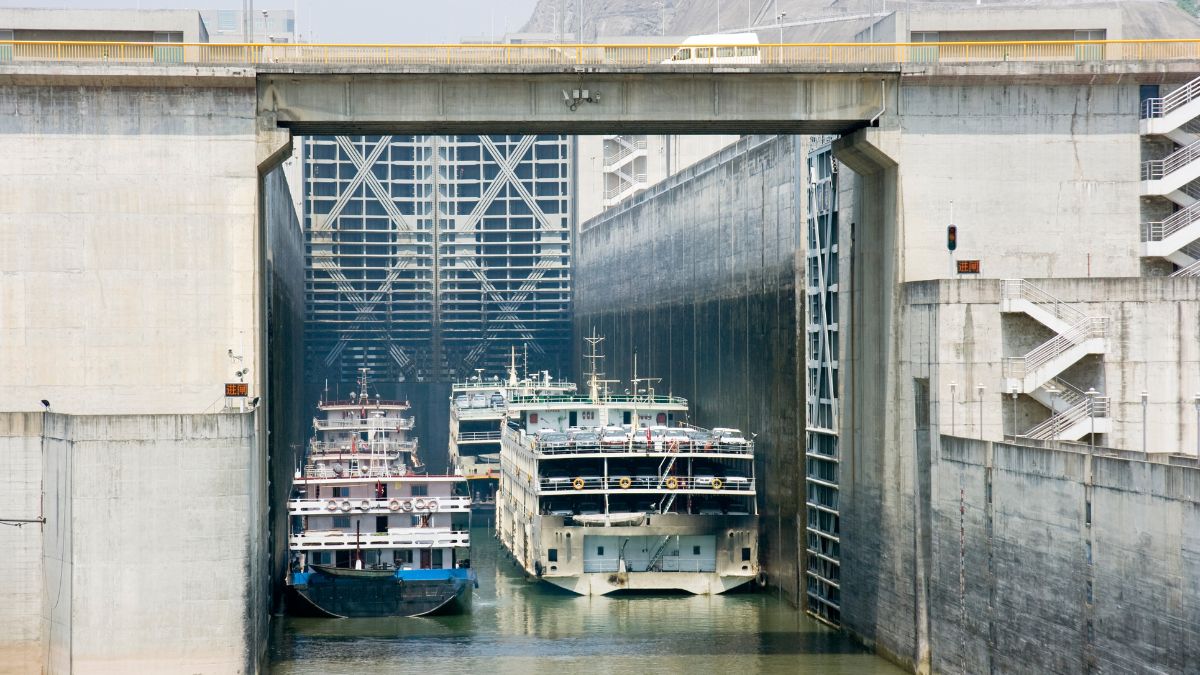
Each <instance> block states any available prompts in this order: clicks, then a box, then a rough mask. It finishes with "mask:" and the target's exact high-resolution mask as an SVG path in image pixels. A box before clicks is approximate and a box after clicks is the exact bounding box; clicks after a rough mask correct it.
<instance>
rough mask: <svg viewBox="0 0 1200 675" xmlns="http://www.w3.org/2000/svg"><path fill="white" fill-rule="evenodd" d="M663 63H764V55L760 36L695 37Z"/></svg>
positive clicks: (685, 42) (733, 34)
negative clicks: (759, 40) (759, 42)
mask: <svg viewBox="0 0 1200 675" xmlns="http://www.w3.org/2000/svg"><path fill="white" fill-rule="evenodd" d="M663 63H681V64H696V65H708V64H713V63H718V64H719V63H762V55H761V54H760V53H759V50H758V34H757V33H725V34H722V35H693V36H691V37H689V38H687V39H686V40H684V41H683V44H681V45H680V46H679V49H676V50H675V53H674V54H672V55H671V58H669V59H667V60H666V61H663Z"/></svg>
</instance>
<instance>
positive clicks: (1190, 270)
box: [1171, 260, 1200, 277]
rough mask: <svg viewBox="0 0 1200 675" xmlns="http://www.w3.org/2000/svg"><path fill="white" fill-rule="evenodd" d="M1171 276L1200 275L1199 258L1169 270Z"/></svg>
mask: <svg viewBox="0 0 1200 675" xmlns="http://www.w3.org/2000/svg"><path fill="white" fill-rule="evenodd" d="M1171 276H1173V277H1200V260H1197V261H1196V262H1194V263H1192V264H1191V265H1188V266H1187V267H1180V268H1179V269H1177V270H1175V271H1174V272H1171Z"/></svg>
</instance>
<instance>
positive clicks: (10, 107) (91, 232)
mask: <svg viewBox="0 0 1200 675" xmlns="http://www.w3.org/2000/svg"><path fill="white" fill-rule="evenodd" d="M98 75H103V79H100V78H99V77H98ZM254 100H255V89H254V79H253V73H247V72H246V71H244V70H241V69H219V68H214V69H203V68H198V69H194V71H189V76H188V77H178V73H177V72H176V71H173V70H170V69H162V68H155V67H145V68H140V69H129V70H121V69H116V70H106V71H104V73H98V72H92V71H89V70H88V67H87V66H80V67H78V68H74V67H65V66H64V67H60V68H54V69H49V70H46V71H43V72H41V74H38V75H32V74H21V73H20V72H19V71H13V72H9V73H4V74H0V156H3V157H4V158H5V161H4V162H2V163H0V203H2V204H3V205H4V206H3V208H0V270H3V271H2V272H0V411H18V412H19V411H28V410H35V409H37V410H40V409H41V408H42V405H41V404H40V403H39V401H41V400H42V399H45V400H47V401H48V402H49V403H50V406H51V409H52V410H53V411H55V412H63V413H69V414H72V415H100V416H102V417H95V418H92V417H87V418H79V417H70V418H66V417H64V418H61V419H66V420H68V421H66V422H61V423H57V422H56V423H54V424H51V425H49V426H48V427H47V431H46V433H45V434H43V433H42V432H41V430H40V427H37V428H36V429H35V428H34V427H35V426H36V425H37V424H40V422H36V423H35V422H29V423H22V425H21V426H20V428H23V429H26V431H25V432H22V433H20V434H18V433H15V432H11V433H9V434H8V436H5V437H4V440H2V441H0V443H3V444H5V446H6V447H12V448H16V449H15V450H14V451H13V452H14V453H15V454H14V457H17V458H20V461H21V462H22V464H21V467H25V468H22V469H21V470H22V471H25V470H26V468H28V466H33V465H31V464H28V463H29V462H33V461H34V459H31V458H30V457H29V456H27V454H28V453H29V452H32V450H31V449H30V448H33V447H34V446H33V445H31V444H34V443H36V447H37V450H38V454H37V455H36V461H37V464H38V467H39V471H40V473H39V474H37V475H38V481H40V483H39V485H35V484H34V482H33V478H32V477H28V478H25V477H22V478H21V479H20V480H18V482H17V484H16V487H17V490H16V492H15V494H14V495H12V496H11V500H12V504H11V505H10V506H11V507H12V508H11V509H6V510H5V511H4V512H3V513H0V517H3V516H7V515H11V512H16V513H18V514H23V513H25V512H26V511H27V510H28V508H27V507H28V504H26V502H28V501H29V500H31V499H35V498H36V497H37V496H38V495H39V494H40V490H43V489H46V490H47V495H50V491H49V489H48V488H44V485H57V486H58V487H57V488H55V490H56V492H55V494H57V495H58V497H57V498H51V497H50V496H47V497H46V499H45V500H44V501H43V502H39V503H40V504H41V505H42V508H43V509H44V510H43V511H42V513H43V514H44V515H45V517H46V518H47V522H46V523H45V525H44V526H42V525H38V526H36V527H34V526H23V527H21V528H20V529H19V530H16V531H15V532H8V531H7V530H9V529H10V528H2V529H4V530H6V532H4V533H2V534H3V535H4V536H6V537H10V538H11V537H17V540H16V541H14V542H13V543H14V545H17V546H20V547H22V548H20V551H21V553H20V554H19V555H17V556H16V557H15V558H14V559H13V563H12V564H13V570H12V573H13V574H14V575H15V576H16V577H18V578H22V579H23V580H24V581H25V582H27V583H22V589H23V590H22V593H23V595H22V596H21V597H22V598H25V600H23V601H22V602H17V603H12V605H11V606H9V607H5V609H4V610H2V611H0V617H3V618H0V623H2V624H3V625H7V626H10V627H13V630H11V631H8V632H6V633H5V635H6V636H8V635H11V636H13V638H12V639H11V640H9V641H6V642H5V644H4V645H3V646H2V647H0V648H2V649H4V650H5V655H8V654H10V653H11V654H13V655H14V662H15V663H18V664H20V665H19V666H17V668H18V670H20V671H26V670H29V669H33V670H37V669H43V670H46V671H48V672H69V671H71V670H72V669H75V670H80V671H89V672H91V671H101V672H103V671H106V670H108V671H114V672H115V671H118V670H121V669H125V670H128V669H129V668H130V667H131V664H133V663H143V664H152V669H153V670H156V671H163V672H170V671H173V670H177V669H179V670H187V671H188V672H191V671H192V670H205V671H228V672H249V671H254V670H256V669H257V668H258V667H259V665H260V663H261V659H262V658H263V656H264V655H265V650H266V625H267V620H268V616H269V612H270V610H271V600H272V597H273V594H272V590H275V591H278V590H279V585H280V584H281V582H282V578H283V576H282V574H283V571H284V569H285V566H286V531H287V530H286V523H287V519H286V514H285V511H284V509H283V502H284V500H285V499H286V497H287V494H286V493H287V488H288V486H289V485H290V479H291V473H292V471H294V468H295V466H294V461H295V460H294V456H295V451H296V450H297V449H298V448H300V447H301V446H302V444H303V442H304V440H305V438H306V430H307V424H306V423H305V421H304V420H305V416H304V414H303V412H302V411H303V401H302V391H300V389H299V388H296V387H290V386H288V383H289V382H299V381H301V375H302V367H303V365H302V354H303V345H302V340H303V330H302V321H303V305H304V295H303V258H304V249H303V241H302V232H301V230H300V227H299V224H298V221H297V219H296V216H295V213H294V208H293V206H292V203H291V199H290V197H289V191H288V186H287V183H286V180H285V179H284V177H283V173H282V171H280V170H278V169H276V170H273V171H272V170H271V169H272V167H273V166H274V164H273V162H274V160H276V159H278V157H279V156H280V155H282V154H284V153H285V152H286V147H287V146H286V140H287V138H286V133H284V134H282V135H280V134H272V133H271V132H270V131H269V130H267V131H266V132H265V133H264V132H263V131H262V130H260V129H259V128H258V126H256V117H255V108H254ZM264 140H265V141H266V143H265V144H264ZM264 145H265V146H266V147H264ZM242 369H246V370H248V373H246V374H244V375H243V376H242V379H243V380H245V381H246V382H247V383H248V384H249V396H248V397H247V398H245V399H226V398H225V397H224V393H225V392H224V387H223V385H224V383H225V382H230V381H236V380H237V379H238V377H237V376H236V375H235V374H234V373H235V371H237V370H242ZM256 402H257V404H258V406H257V407H258V410H259V411H260V413H261V414H257V413H256V414H254V415H249V414H247V415H246V416H245V419H246V420H247V421H246V422H244V424H247V425H250V427H251V428H252V430H253V433H251V435H250V437H249V439H248V440H247V439H243V438H242V436H241V435H240V434H242V433H243V431H244V430H243V429H242V428H241V426H240V425H242V424H243V422H239V423H238V424H239V426H238V429H237V434H235V435H236V436H237V438H238V439H239V440H238V442H239V443H244V445H242V446H239V450H238V451H237V452H235V453H232V454H231V453H228V452H221V453H218V454H216V455H212V454H205V451H207V450H210V449H212V447H213V444H214V443H215V444H216V445H217V446H222V447H227V446H228V443H229V442H232V441H229V435H228V434H227V433H226V432H227V431H228V429H224V428H222V429H218V430H217V431H216V432H214V431H213V430H212V429H211V428H210V426H211V424H218V426H220V423H212V422H196V423H194V424H193V423H191V422H187V420H211V419H216V418H213V417H203V416H201V417H191V416H194V415H201V414H203V413H214V412H218V411H221V410H222V409H228V408H232V409H234V410H237V409H239V408H240V407H243V404H246V405H245V406H244V407H245V409H246V410H253V409H254V408H255V407H256V406H255V403H256ZM163 413H166V414H168V416H166V417H163V416H161V415H160V416H158V417H148V418H131V417H129V415H131V414H145V415H150V414H163ZM0 414H5V413H0ZM169 415H180V416H181V417H169ZM22 419H23V418H22ZM32 419H37V420H40V419H41V417H40V415H33V416H32ZM48 419H51V420H54V419H60V418H58V417H51V418H48ZM78 419H87V420H90V421H88V422H87V423H86V425H84V426H82V427H81V426H80V425H81V424H84V423H83V422H71V421H69V420H78ZM130 419H149V420H161V419H175V420H184V421H183V422H179V423H178V425H181V426H180V427H179V430H178V433H176V432H171V434H168V435H167V436H166V437H164V438H165V440H164V438H160V437H159V436H156V435H154V433H156V432H146V433H143V432H144V429H142V426H139V425H142V424H143V423H141V422H128V421H127V420H130ZM239 419H241V418H239ZM96 420H102V421H96ZM144 424H145V425H150V426H151V427H154V428H155V429H159V427H161V426H162V424H164V423H161V422H145V423H144ZM167 424H168V426H170V425H174V424H176V423H174V422H171V423H167ZM56 425H57V426H56ZM129 425H133V428H132V430H130V426H129ZM156 425H157V426H156ZM10 426H11V427H13V428H16V423H13V424H12V425H10ZM93 427H94V429H93ZM85 429H92V431H87V432H86V433H84V431H82V430H85ZM31 430H32V431H31ZM126 432H128V434H129V435H122V434H125V433H126ZM81 433H82V434H83V435H82V436H80V434H81ZM147 433H148V434H149V435H146V434H147ZM214 434H215V435H214ZM30 438H32V439H33V440H29V439H30ZM160 441H161V443H160ZM156 444H157V445H156ZM139 449H140V450H141V451H145V453H146V454H147V457H145V458H142V459H140V460H139V458H138V457H137V456H136V455H137V454H138V451H139ZM197 449H199V451H197ZM156 452H157V453H159V454H155V453H156ZM89 453H90V454H89ZM83 462H90V464H87V465H86V466H84V465H83V464H81V463H83ZM27 465H28V466H27ZM81 466H84V469H81ZM28 470H29V471H32V469H31V468H29V469H28ZM81 471H83V473H80V472H81ZM131 475H134V476H135V478H136V480H135V479H133V478H130V476H131ZM22 476H24V474H22ZM30 476H32V474H30ZM85 476H86V480H83V481H82V482H80V481H77V480H76V481H75V482H72V481H73V480H75V479H76V478H82V477H85ZM97 477H98V478H97ZM119 478H120V480H118V479H119ZM234 483H236V484H234ZM92 488H95V489H100V490H107V491H108V492H105V493H102V494H99V496H98V494H97V493H93V492H90V491H89V490H91V489H92ZM114 495H120V501H119V503H118V502H116V501H112V503H110V501H104V500H105V499H108V498H109V497H112V498H113V500H115V499H116V497H115V496H114ZM93 499H101V501H100V502H98V503H97V502H94V501H91V500H93ZM81 504H86V506H87V508H86V509H83V508H82V507H81V506H80V505H81ZM94 508H100V509H101V510H100V511H96V510H94ZM104 509H107V511H105V510H104ZM100 516H103V517H100ZM14 517H15V516H14ZM113 524H120V525H121V527H122V529H121V530H120V531H117V532H114V531H112V530H111V529H105V528H110V527H111V526H112V525H113ZM147 525H150V526H152V527H147ZM31 528H32V529H31ZM214 528H220V529H219V531H218V530H217V529H214ZM13 529H14V530H15V529H16V528H13ZM126 529H127V530H128V532H126ZM94 531H95V532H102V533H104V535H103V536H105V537H107V538H106V539H96V538H95V537H99V536H101V535H95V537H94V536H93V532H94ZM31 546H35V547H36V548H37V550H38V551H40V553H39V554H37V555H33V554H30V553H29V551H30V548H29V547H31ZM202 561H203V564H201V562H202ZM0 569H3V571H4V573H6V574H7V573H8V572H9V570H8V561H7V560H6V561H5V563H4V564H3V567H2V568H0ZM273 587H274V589H273ZM35 596H36V598H37V601H38V602H39V603H41V604H40V605H39V607H40V608H41V609H39V612H38V613H37V615H36V617H37V621H36V622H35V623H34V624H29V623H27V622H28V621H29V620H30V619H29V615H28V613H27V612H25V611H24V610H23V609H21V608H22V607H24V606H25V605H26V604H27V601H28V602H32V600H29V599H30V598H34V597H35ZM278 597H279V595H278V594H277V593H276V594H275V595H274V598H275V599H278ZM47 598H50V600H49V601H48V600H47ZM47 602H49V604H46V603H47ZM47 607H48V608H49V609H46V608H47ZM9 610H11V611H9ZM114 613H116V614H115V616H114ZM43 614H44V616H43ZM18 658H20V659H25V660H24V661H18V660H16V659H18ZM28 659H33V660H32V661H29V660H28ZM7 662H8V659H7V658H6V657H0V663H7ZM27 666H28V667H27ZM3 669H4V668H3V667H0V670H3Z"/></svg>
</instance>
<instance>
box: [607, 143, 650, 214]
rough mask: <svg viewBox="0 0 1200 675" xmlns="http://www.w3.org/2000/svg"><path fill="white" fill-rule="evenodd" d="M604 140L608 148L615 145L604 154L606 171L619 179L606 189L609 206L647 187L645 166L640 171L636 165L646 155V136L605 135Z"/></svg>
mask: <svg viewBox="0 0 1200 675" xmlns="http://www.w3.org/2000/svg"><path fill="white" fill-rule="evenodd" d="M604 141H605V144H606V148H607V144H609V143H611V144H612V145H613V147H612V149H611V150H607V149H606V152H605V154H604V171H605V173H608V174H610V175H612V176H615V177H616V179H617V183H616V185H611V186H607V187H606V188H605V190H604V207H605V208H608V207H610V206H614V205H616V204H618V203H620V202H621V201H622V200H624V199H626V198H627V197H630V196H631V195H633V194H635V193H637V191H638V190H641V189H642V188H644V187H646V173H645V170H644V168H643V170H642V171H641V172H638V171H637V169H636V167H635V164H636V163H637V160H638V159H639V158H641V157H645V156H646V137H645V136H623V135H615V136H605V137H604Z"/></svg>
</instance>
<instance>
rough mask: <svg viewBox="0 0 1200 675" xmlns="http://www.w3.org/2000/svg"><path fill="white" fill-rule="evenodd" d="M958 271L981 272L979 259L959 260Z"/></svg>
mask: <svg viewBox="0 0 1200 675" xmlns="http://www.w3.org/2000/svg"><path fill="white" fill-rule="evenodd" d="M958 273H959V274H979V261H978V260H959V261H958Z"/></svg>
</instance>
